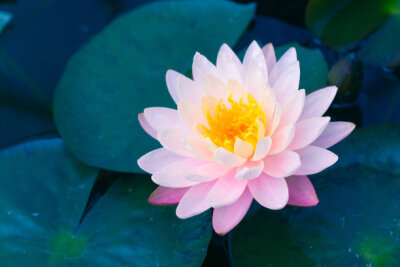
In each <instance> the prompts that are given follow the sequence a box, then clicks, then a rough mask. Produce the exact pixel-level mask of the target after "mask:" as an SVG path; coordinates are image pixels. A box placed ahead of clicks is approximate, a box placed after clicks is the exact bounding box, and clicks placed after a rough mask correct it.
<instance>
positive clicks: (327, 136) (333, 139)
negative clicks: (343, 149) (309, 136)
mask: <svg viewBox="0 0 400 267" xmlns="http://www.w3.org/2000/svg"><path fill="white" fill-rule="evenodd" d="M355 127H356V125H355V124H354V123H351V122H344V121H335V122H330V123H329V124H328V126H326V128H325V130H324V131H323V132H322V134H321V135H320V136H319V137H318V138H317V139H316V140H315V141H314V142H313V143H312V145H313V146H319V147H322V148H329V147H331V146H333V145H335V144H337V143H338V142H340V141H341V140H342V139H344V138H346V137H347V136H348V135H349V134H350V133H351V132H352V131H353V130H354V128H355Z"/></svg>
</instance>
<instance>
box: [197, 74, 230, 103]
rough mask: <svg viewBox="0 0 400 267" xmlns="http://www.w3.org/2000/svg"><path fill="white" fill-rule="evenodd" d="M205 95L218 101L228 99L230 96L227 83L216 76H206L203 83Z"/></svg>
mask: <svg viewBox="0 0 400 267" xmlns="http://www.w3.org/2000/svg"><path fill="white" fill-rule="evenodd" d="M202 89H203V95H210V96H213V97H215V98H216V99H218V100H219V99H226V98H228V96H229V92H228V90H227V88H226V86H225V83H224V82H223V81H222V80H221V79H220V78H218V77H217V76H214V75H206V76H204V82H203V87H202Z"/></svg>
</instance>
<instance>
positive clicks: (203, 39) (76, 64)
mask: <svg viewBox="0 0 400 267" xmlns="http://www.w3.org/2000/svg"><path fill="white" fill-rule="evenodd" d="M254 11H255V5H254V4H249V5H240V4H235V3H231V2H227V1H162V2H154V3H149V4H146V5H143V6H141V7H139V8H137V9H135V10H133V11H132V12H130V13H127V14H125V15H122V16H121V17H119V18H117V19H116V20H115V21H113V22H112V23H111V24H110V25H109V26H108V27H107V28H106V29H105V30H104V31H102V32H101V33H100V34H98V35H97V36H95V37H94V38H93V39H92V40H91V41H90V42H89V44H88V45H86V46H84V47H83V48H82V49H81V50H80V51H79V52H78V53H77V54H76V55H74V56H73V57H72V58H71V60H70V61H69V63H68V65H67V67H66V70H65V72H64V74H63V76H62V78H61V81H60V84H59V86H58V87H57V89H56V92H55V98H54V116H55V120H56V124H57V126H58V129H59V131H60V133H61V136H62V137H63V139H64V140H65V142H66V144H67V146H68V148H69V149H70V150H71V151H72V152H73V153H74V154H75V155H76V156H77V157H78V158H79V159H81V160H82V161H84V162H85V163H87V164H89V165H91V166H96V167H101V168H104V169H110V170H116V171H123V172H142V171H141V170H140V169H139V167H138V166H137V164H136V160H137V159H138V158H139V157H140V156H141V155H143V154H144V153H146V152H148V151H149V150H151V149H153V148H155V147H156V146H157V143H156V142H155V141H154V140H153V139H151V138H150V137H148V136H147V135H146V134H145V133H144V132H143V131H142V129H141V127H140V126H139V123H138V118H137V116H138V113H139V112H142V111H143V109H144V108H146V107H149V106H173V102H172V100H171V98H170V96H169V95H168V90H167V88H166V84H165V73H166V71H167V69H169V68H170V69H175V70H177V71H179V72H181V73H186V72H187V71H188V70H189V69H190V66H191V62H192V58H193V55H194V54H195V52H196V51H198V52H200V53H202V54H204V55H205V56H207V57H209V58H211V59H213V58H216V54H217V51H218V49H219V47H220V45H221V44H222V43H227V44H229V45H234V44H235V43H236V41H237V40H238V38H239V37H240V35H241V34H242V33H243V31H244V30H245V28H246V27H247V25H248V24H249V22H250V20H251V19H252V17H253V15H254Z"/></svg>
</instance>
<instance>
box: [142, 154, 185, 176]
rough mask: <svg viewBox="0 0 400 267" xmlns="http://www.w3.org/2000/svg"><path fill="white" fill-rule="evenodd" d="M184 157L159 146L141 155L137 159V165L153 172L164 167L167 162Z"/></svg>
mask: <svg viewBox="0 0 400 267" xmlns="http://www.w3.org/2000/svg"><path fill="white" fill-rule="evenodd" d="M183 159H185V158H184V157H182V156H179V155H177V154H175V153H172V152H170V151H169V150H167V149H165V148H159V149H156V150H153V151H150V152H149V153H147V154H145V155H143V156H142V157H141V158H140V159H138V165H139V167H140V168H141V169H142V170H144V171H146V172H148V173H155V172H156V171H158V170H160V169H162V168H164V167H165V166H167V165H168V164H171V163H174V162H176V161H179V160H183Z"/></svg>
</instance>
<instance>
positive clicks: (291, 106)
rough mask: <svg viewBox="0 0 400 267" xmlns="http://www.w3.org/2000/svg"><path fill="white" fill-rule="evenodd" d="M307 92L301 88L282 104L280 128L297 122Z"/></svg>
mask: <svg viewBox="0 0 400 267" xmlns="http://www.w3.org/2000/svg"><path fill="white" fill-rule="evenodd" d="M305 94H306V93H305V90H304V89H301V90H299V91H297V92H296V93H295V94H294V95H293V96H292V97H290V98H289V100H288V101H286V102H285V104H283V105H282V115H281V120H280V122H279V127H278V129H282V128H283V127H285V126H286V125H288V124H295V123H296V122H297V120H298V119H299V117H300V115H301V112H302V111H303V107H304V99H305V96H306V95H305Z"/></svg>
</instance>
